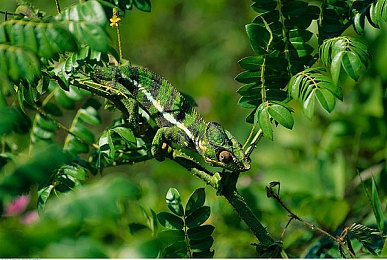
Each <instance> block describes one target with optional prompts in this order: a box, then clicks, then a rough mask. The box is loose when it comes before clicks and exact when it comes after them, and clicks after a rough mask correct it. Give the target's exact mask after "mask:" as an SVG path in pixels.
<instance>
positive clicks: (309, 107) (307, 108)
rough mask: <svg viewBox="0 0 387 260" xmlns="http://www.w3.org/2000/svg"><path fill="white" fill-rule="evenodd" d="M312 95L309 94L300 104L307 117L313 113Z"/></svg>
mask: <svg viewBox="0 0 387 260" xmlns="http://www.w3.org/2000/svg"><path fill="white" fill-rule="evenodd" d="M314 102H315V98H314V95H309V96H308V98H306V99H305V100H304V102H303V104H302V110H303V111H304V113H305V115H306V117H307V118H309V119H312V117H313V113H314Z"/></svg>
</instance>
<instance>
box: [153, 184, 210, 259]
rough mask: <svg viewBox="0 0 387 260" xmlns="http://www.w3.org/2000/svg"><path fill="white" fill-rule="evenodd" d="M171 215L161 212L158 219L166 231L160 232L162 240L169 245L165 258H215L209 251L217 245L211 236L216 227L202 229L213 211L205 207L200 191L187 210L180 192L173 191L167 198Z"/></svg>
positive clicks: (202, 194) (172, 189)
mask: <svg viewBox="0 0 387 260" xmlns="http://www.w3.org/2000/svg"><path fill="white" fill-rule="evenodd" d="M165 200H166V202H167V205H168V208H169V209H170V211H171V212H172V213H169V212H160V213H159V214H157V218H158V220H159V222H160V224H161V225H163V226H164V227H165V228H167V230H165V231H161V232H160V233H159V237H161V238H162V242H163V243H165V244H166V247H165V249H164V250H163V253H162V254H161V256H162V257H179V258H183V257H187V256H188V257H190V258H192V257H194V258H198V257H205V258H212V257H213V255H214V251H213V250H212V251H210V249H211V246H212V244H213V242H214V239H213V238H212V236H211V234H212V232H213V231H214V229H215V227H214V226H212V225H202V224H203V223H204V222H205V221H206V220H207V219H208V218H209V216H210V207H208V206H203V205H204V202H205V192H204V189H203V188H199V189H197V190H196V191H195V192H194V193H193V194H192V195H191V197H190V198H189V200H188V202H187V204H186V206H185V208H184V207H183V204H182V202H181V198H180V194H179V192H178V190H176V189H174V188H170V189H169V190H168V193H167V196H166V198H165Z"/></svg>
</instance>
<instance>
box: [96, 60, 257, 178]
mask: <svg viewBox="0 0 387 260" xmlns="http://www.w3.org/2000/svg"><path fill="white" fill-rule="evenodd" d="M94 80H95V81H96V82H98V83H99V84H101V85H104V86H107V87H109V88H111V89H112V90H111V91H110V99H114V97H113V96H114V95H117V96H118V97H116V99H117V98H118V99H119V98H121V99H125V100H120V102H121V104H123V106H124V107H125V108H126V111H128V112H127V113H128V117H129V118H132V120H130V121H132V124H134V125H137V126H138V124H139V123H138V119H135V120H133V118H135V117H136V116H138V114H139V113H138V106H139V105H140V107H141V108H142V109H143V110H144V111H146V113H147V114H148V115H149V117H150V118H151V119H152V120H154V122H155V123H156V125H157V126H158V130H157V132H156V134H155V136H154V138H153V141H152V146H151V153H152V155H153V156H154V157H155V158H156V159H158V160H163V159H164V158H165V153H166V150H167V149H166V144H167V145H169V146H172V145H173V144H177V145H178V146H179V147H181V148H185V149H188V150H192V151H196V152H197V153H198V154H200V155H201V156H202V157H203V158H204V160H205V161H206V162H207V163H208V164H209V165H212V166H220V167H222V168H224V169H227V170H231V171H238V172H241V171H247V170H249V169H250V160H249V158H247V157H246V155H245V153H244V151H243V149H242V146H241V144H240V143H239V142H238V141H237V140H236V138H235V137H234V136H233V135H232V134H231V133H230V132H229V131H228V130H226V129H224V128H223V127H222V126H221V125H219V124H218V123H215V122H206V121H204V119H203V118H202V117H201V116H200V115H199V114H198V113H197V112H196V111H195V110H194V108H193V107H192V106H191V105H190V104H189V103H188V101H187V100H186V99H185V98H184V97H183V96H182V95H181V93H180V92H179V91H178V90H177V89H176V88H174V87H173V86H172V85H171V84H170V83H169V82H168V81H167V80H165V79H164V78H162V77H160V76H158V75H157V74H155V73H153V72H151V71H149V70H148V69H144V68H139V67H131V66H122V67H116V66H111V67H103V68H102V67H97V68H96V70H95V73H94ZM113 93H116V94H113ZM117 93H120V94H117ZM105 96H106V94H105ZM128 99H132V101H133V102H127V101H128ZM121 110H122V109H121ZM129 110H131V111H129ZM136 121H137V122H136Z"/></svg>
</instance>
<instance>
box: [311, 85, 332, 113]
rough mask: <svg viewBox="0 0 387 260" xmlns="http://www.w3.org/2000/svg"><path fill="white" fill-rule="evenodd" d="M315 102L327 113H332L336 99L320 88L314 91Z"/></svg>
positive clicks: (330, 93)
mask: <svg viewBox="0 0 387 260" xmlns="http://www.w3.org/2000/svg"><path fill="white" fill-rule="evenodd" d="M314 93H315V95H316V98H317V100H318V101H319V102H320V104H321V106H322V107H323V108H324V109H325V110H326V111H328V112H332V111H333V109H334V108H335V104H336V99H335V96H334V95H333V94H332V92H330V91H329V90H326V89H323V88H320V89H316V90H315V92H314Z"/></svg>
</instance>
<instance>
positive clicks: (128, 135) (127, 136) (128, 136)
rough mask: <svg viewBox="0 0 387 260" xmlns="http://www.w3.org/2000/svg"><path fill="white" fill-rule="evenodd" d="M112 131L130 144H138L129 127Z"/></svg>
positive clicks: (112, 129) (118, 127)
mask: <svg viewBox="0 0 387 260" xmlns="http://www.w3.org/2000/svg"><path fill="white" fill-rule="evenodd" d="M110 130H111V131H113V132H116V133H117V134H119V135H120V136H121V137H122V138H123V139H124V140H125V142H127V143H128V144H136V143H137V140H136V137H135V136H134V134H133V132H132V130H131V129H130V128H128V127H122V126H117V127H114V128H111V129H110Z"/></svg>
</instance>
